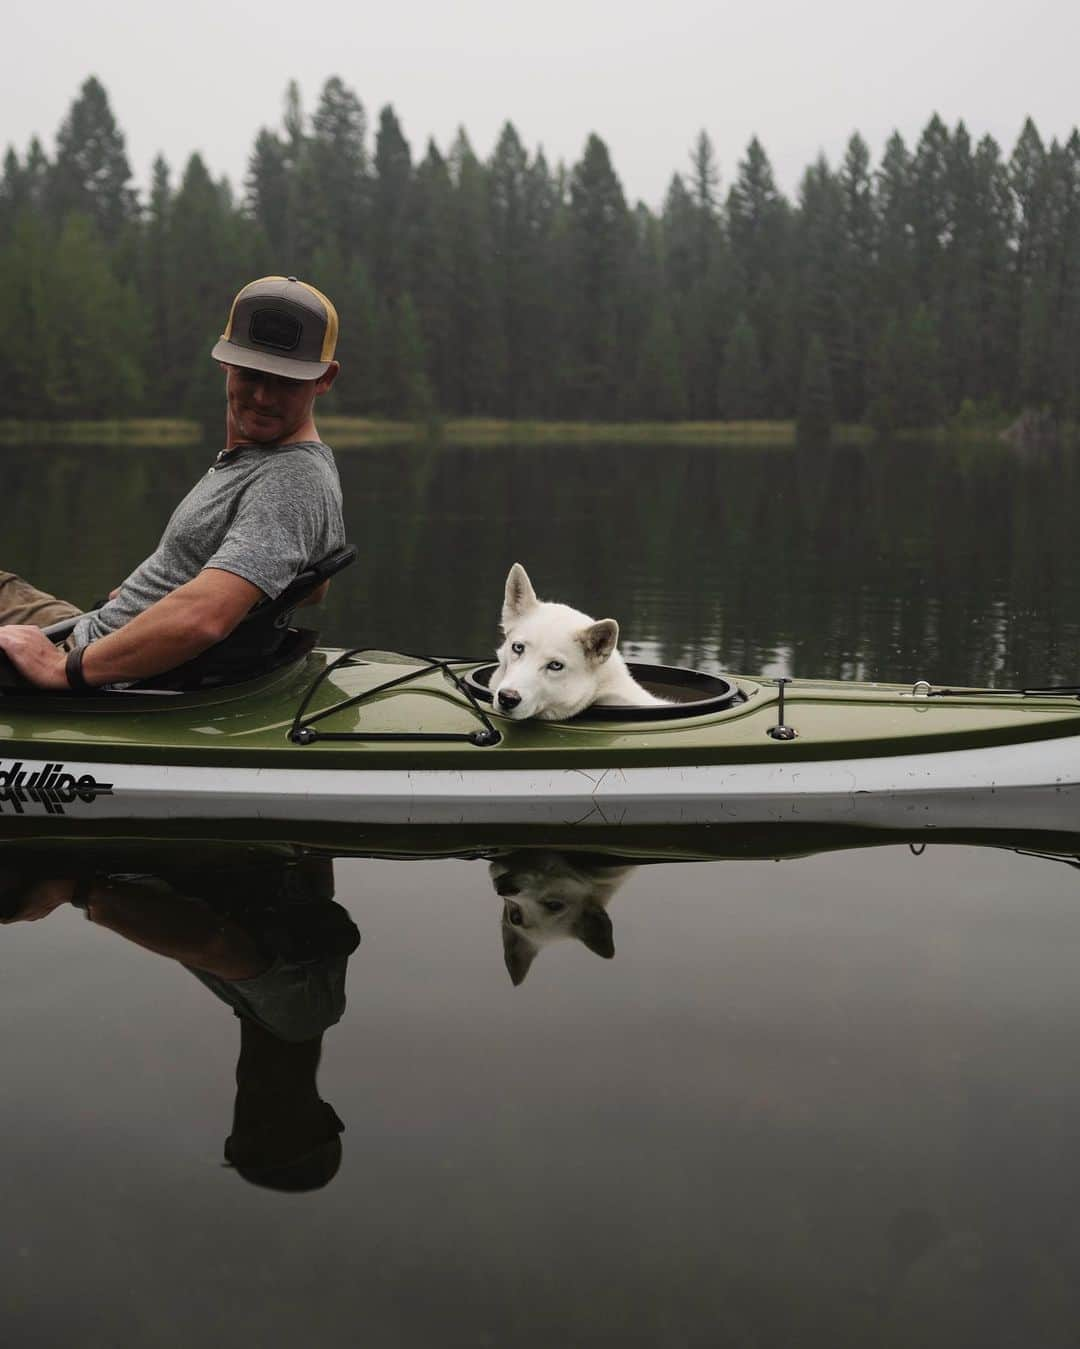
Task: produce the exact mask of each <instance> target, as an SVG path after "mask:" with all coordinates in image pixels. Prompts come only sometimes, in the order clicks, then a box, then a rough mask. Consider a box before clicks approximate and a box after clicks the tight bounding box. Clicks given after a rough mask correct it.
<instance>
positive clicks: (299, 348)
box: [210, 276, 338, 379]
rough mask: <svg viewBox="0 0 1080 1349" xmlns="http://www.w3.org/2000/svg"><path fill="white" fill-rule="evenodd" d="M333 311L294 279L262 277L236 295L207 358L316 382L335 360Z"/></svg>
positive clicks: (318, 294)
mask: <svg viewBox="0 0 1080 1349" xmlns="http://www.w3.org/2000/svg"><path fill="white" fill-rule="evenodd" d="M337 335H338V316H337V310H336V309H335V308H334V306H333V305H332V304H331V303H330V301H329V300H328V299H327V298H326V296H325V295H324V294H323V293H322V291H321V290H316V289H315V287H314V286H309V285H308V284H307V282H306V281H297V279H296V277H295V276H264V277H260V279H259V280H258V281H252V282H251V283H250V284H249V285H246V286H245V287H244V289H243V290H242V291H241V292H240V293H239V295H237V297H236V299H235V300H233V302H232V308H231V309H230V310H229V321H228V323H227V324H226V325H225V331H224V332H223V333H222V334H221V340H220V341H219V342H217V343H216V344H215V346H214V349H213V351H211V353H210V355H211V356H212V357H213V358H214V360H215V361H224V362H225V363H226V364H227V365H240V366H243V367H244V368H245V369H247V370H262V371H264V372H265V373H266V374H268V375H284V376H285V377H286V378H287V379H318V378H319V377H320V376H321V375H324V374H325V373H326V371H327V369H328V368H329V365H330V362H331V361H332V360H333V359H334V348H335V347H336V345H337Z"/></svg>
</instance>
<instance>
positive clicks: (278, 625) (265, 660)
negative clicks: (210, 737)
mask: <svg viewBox="0 0 1080 1349" xmlns="http://www.w3.org/2000/svg"><path fill="white" fill-rule="evenodd" d="M356 558H357V549H356V548H355V546H353V545H352V544H350V545H348V546H347V547H345V548H339V549H338V550H337V551H336V552H333V553H331V554H329V555H328V556H327V557H324V558H323V559H322V560H321V561H320V562H316V563H315V564H314V565H313V566H311V567H308V568H307V570H306V571H302V572H301V573H300V575H299V576H297V577H296V578H295V580H293V581H291V582H290V583H289V585H287V586H286V587H285V589H284V590H283V591H282V592H281V594H280V595H278V596H277V597H276V598H275V599H272V600H264V601H263V602H262V603H261V604H257V605H256V606H255V608H254V609H252V610H251V612H250V613H249V614H248V615H247V617H246V618H245V619H244V620H243V622H242V623H240V624H238V626H237V627H236V628H235V629H234V631H233V632H231V633H230V634H229V636H228V637H226V638H225V640H224V641H221V642H218V643H217V644H216V645H215V646H212V647H210V649H209V650H207V651H204V652H202V654H201V655H199V656H196V657H195V658H194V659H193V660H189V661H186V662H185V663H184V664H183V665H180V666H177V667H176V669H174V670H167V671H165V672H164V673H163V674H159V675H153V676H151V677H149V678H147V679H140V680H138V681H136V682H135V683H133V684H129V685H127V688H128V689H130V690H135V691H138V690H140V689H154V690H163V691H165V690H173V691H175V692H178V693H179V692H186V691H189V690H192V689H201V688H216V687H219V686H221V685H223V684H235V683H239V682H241V681H242V680H244V679H254V678H256V677H257V676H258V675H263V674H268V673H270V672H271V671H272V670H275V669H278V668H280V667H281V666H283V665H289V664H291V663H292V662H293V661H296V660H299V659H301V658H302V657H303V656H305V655H306V654H307V653H308V652H309V651H310V650H311V649H312V647H314V645H315V642H316V640H317V636H318V635H317V634H316V633H314V632H312V631H310V630H308V629H298V628H292V627H291V626H290V620H291V618H292V615H293V611H294V610H295V609H296V608H297V607H298V606H299V605H300V604H301V603H302V602H303V601H304V600H305V599H307V598H308V596H309V595H311V594H313V593H314V591H316V590H317V589H318V588H319V587H320V586H321V585H323V583H324V582H326V581H328V580H329V579H330V578H331V577H332V576H336V575H337V573H338V572H339V571H343V570H344V569H345V568H346V567H348V566H350V565H351V564H352V563H353V562H355V561H356ZM79 617H82V615H79ZM79 617H76V618H70V619H64V620H63V621H62V622H60V623H53V624H51V625H50V626H49V627H47V628H44V629H43V631H44V632H45V634H46V635H47V636H48V637H50V638H51V639H52V640H53V641H54V642H62V641H63V640H64V639H65V638H66V637H67V636H68V635H69V634H70V633H71V631H72V629H73V628H74V627H75V624H76V623H77V622H78V621H79ZM38 691H39V690H35V689H34V688H33V687H32V686H31V685H29V684H27V683H26V681H25V680H23V679H22V677H21V676H20V675H19V673H18V672H17V671H16V670H15V668H14V667H13V666H12V665H11V663H10V662H9V661H8V660H7V659H6V657H4V656H3V654H2V653H0V693H16V692H17V693H19V694H20V695H22V694H26V693H34V692H38ZM40 692H47V690H40Z"/></svg>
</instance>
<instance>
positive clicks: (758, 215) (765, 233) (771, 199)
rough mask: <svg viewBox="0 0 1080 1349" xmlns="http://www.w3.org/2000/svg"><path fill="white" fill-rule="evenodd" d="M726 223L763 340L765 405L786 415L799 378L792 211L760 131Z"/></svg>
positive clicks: (745, 298) (750, 314) (742, 297)
mask: <svg viewBox="0 0 1080 1349" xmlns="http://www.w3.org/2000/svg"><path fill="white" fill-rule="evenodd" d="M727 223H728V239H729V242H730V246H731V258H732V266H733V268H734V272H735V278H736V286H737V292H736V293H737V297H738V304H739V307H740V309H741V310H742V312H744V313H745V315H746V317H747V320H748V322H749V324H750V326H751V328H752V329H753V331H754V335H755V341H756V343H757V345H758V350H759V353H760V361H761V369H762V374H763V378H764V384H765V393H764V397H765V400H766V408H767V410H768V411H769V413H770V414H771V415H773V416H785V415H786V414H787V412H788V411H789V410H790V409H791V407H792V404H793V402H794V390H795V389H796V388H797V381H798V363H797V354H798V340H797V332H796V328H797V325H796V324H795V322H794V316H793V314H792V313H791V312H790V305H791V303H792V300H793V291H794V287H793V286H792V285H791V283H790V280H789V273H790V267H791V255H790V238H789V211H788V206H787V203H786V202H785V201H784V199H783V197H782V196H781V195H780V192H779V190H778V189H777V186H776V182H775V180H774V178H773V171H772V165H771V164H770V163H769V158H768V156H767V155H766V153H765V150H764V149H763V147H762V145H761V142H760V141H759V140H758V139H757V137H756V136H755V137H754V138H753V139H752V140H751V142H750V144H749V146H748V147H747V151H746V155H745V157H744V158H743V159H742V160H740V162H739V165H738V171H737V174H736V177H735V181H734V183H733V184H732V186H731V190H730V192H729V193H728V200H727ZM763 411H764V409H763Z"/></svg>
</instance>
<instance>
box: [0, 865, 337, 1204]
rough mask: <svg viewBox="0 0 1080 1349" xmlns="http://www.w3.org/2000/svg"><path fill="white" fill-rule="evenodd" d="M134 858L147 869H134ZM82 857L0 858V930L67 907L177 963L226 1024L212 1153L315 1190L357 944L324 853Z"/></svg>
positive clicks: (331, 1119) (332, 1140)
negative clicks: (229, 1062) (222, 1117)
mask: <svg viewBox="0 0 1080 1349" xmlns="http://www.w3.org/2000/svg"><path fill="white" fill-rule="evenodd" d="M148 860H149V861H150V862H151V865H152V866H153V871H150V870H147V869H145V868H144V866H143V865H137V863H145V862H146V861H148ZM96 861H97V859H95V861H86V860H85V859H79V858H77V857H74V856H69V857H67V858H64V857H63V855H62V854H57V853H55V852H50V853H47V854H46V855H44V856H42V855H34V854H26V853H25V852H24V853H22V854H21V855H18V856H17V860H16V858H14V857H11V856H10V855H8V854H5V855H3V856H2V857H0V924H13V923H23V922H35V921H40V920H41V919H43V918H47V917H48V916H49V915H50V914H51V913H53V912H55V911H56V910H57V909H59V908H61V907H64V906H67V905H70V904H74V905H75V906H76V907H78V908H80V909H82V910H83V912H84V914H85V915H86V917H87V918H88V919H89V920H90V921H91V922H92V923H94V924H95V926H97V927H99V928H103V929H107V930H109V931H111V932H112V933H114V934H115V935H116V936H117V937H121V938H123V939H124V940H126V941H129V942H132V943H134V944H135V945H137V946H141V947H143V948H144V949H145V950H147V951H150V952H153V953H154V954H155V955H158V956H164V957H167V958H169V959H172V960H175V961H177V962H178V963H180V964H181V965H183V966H184V967H185V968H186V969H187V970H188V971H189V972H190V973H191V974H193V975H194V976H195V978H197V979H198V980H199V981H200V982H201V983H202V984H203V985H204V986H205V987H206V988H207V989H208V990H209V991H210V992H211V993H213V994H214V996H215V997H217V998H219V999H220V1000H221V1001H222V1002H223V1003H225V1004H226V1005H227V1006H228V1007H229V1008H231V1009H232V1011H233V1012H235V1014H236V1016H237V1017H238V1019H239V1026H240V1054H239V1058H238V1060H237V1065H236V1098H235V1102H234V1106H233V1121H232V1130H231V1132H230V1134H229V1137H228V1138H227V1139H226V1142H225V1157H226V1160H227V1161H228V1162H229V1164H230V1165H231V1166H232V1167H233V1169H234V1170H235V1172H236V1174H238V1175H240V1176H242V1177H243V1178H244V1179H245V1180H248V1181H251V1182H252V1183H253V1184H255V1185H259V1186H263V1187H266V1188H269V1189H276V1190H294V1191H295V1190H314V1189H320V1188H321V1187H322V1186H324V1185H326V1184H328V1183H329V1181H330V1180H332V1179H333V1177H334V1175H335V1174H336V1173H337V1170H338V1167H339V1166H340V1163H341V1138H340V1135H341V1132H342V1130H343V1129H344V1127H345V1126H344V1125H343V1124H342V1122H341V1120H340V1119H339V1118H338V1115H337V1113H336V1111H335V1110H334V1108H333V1106H331V1105H330V1103H329V1102H328V1101H324V1100H323V1099H322V1097H321V1096H320V1094H319V1090H318V1085H317V1081H316V1074H317V1070H318V1066H319V1060H320V1057H321V1053H322V1041H323V1033H324V1032H325V1031H326V1030H327V1029H328V1028H329V1027H330V1026H332V1025H334V1024H335V1023H336V1022H337V1021H338V1020H339V1019H340V1018H341V1015H342V1013H343V1011H344V1008H345V969H346V964H347V962H348V958H349V956H350V955H351V954H352V952H353V951H354V950H355V949H356V947H357V946H358V945H359V942H360V934H359V932H358V931H357V930H356V927H355V925H354V923H353V922H352V919H351V918H350V917H349V915H348V913H347V912H346V911H345V909H343V908H342V906H341V905H340V904H338V903H336V901H335V900H334V898H333V895H334V881H333V867H332V863H331V861H330V859H329V858H324V857H318V856H311V855H302V854H297V853H294V852H293V851H292V850H290V849H288V848H282V849H279V850H274V849H271V850H267V851H266V852H264V853H261V854H256V855H254V856H251V855H246V854H245V852H244V850H241V849H238V850H237V851H236V852H235V853H233V852H229V851H226V852H225V853H224V854H223V855H221V856H219V857H215V858H214V859H213V861H211V862H210V864H209V865H207V864H205V863H204V865H201V866H197V865H192V864H191V863H190V861H188V860H187V859H182V860H181V859H178V858H177V857H176V856H170V857H166V856H164V855H163V856H156V857H153V858H150V859H147V858H145V857H141V856H140V857H139V858H138V859H136V858H134V857H128V856H124V855H122V854H121V855H117V856H112V857H110V858H109V862H108V865H107V866H105V867H102V866H100V865H95V862H96Z"/></svg>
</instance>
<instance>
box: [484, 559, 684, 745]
mask: <svg viewBox="0 0 1080 1349" xmlns="http://www.w3.org/2000/svg"><path fill="white" fill-rule="evenodd" d="M502 630H503V632H504V633H505V635H506V640H505V641H504V642H503V644H502V646H501V647H499V650H498V651H497V653H496V654H497V656H498V658H499V666H498V669H497V670H496V671H495V673H494V674H493V675H492V677H491V696H492V701H493V703H494V705H495V707H496V708H497V709H498V711H499V712H501V713H502V715H503V716H505V717H511V718H512V719H513V720H514V721H524V720H526V718H528V717H540V718H541V719H542V720H544V721H565V720H566V719H567V718H569V717H573V716H576V715H577V714H578V713H579V712H583V711H584V710H585V708H587V707H590V706H591V705H592V704H593V703H606V704H614V705H615V706H620V707H650V706H654V705H655V704H657V703H663V702H665V701H666V700H665V699H664V698H658V697H656V696H655V694H652V693H649V692H648V690H647V689H643V688H642V687H641V685H640V684H639V683H637V681H636V680H635V679H634V678H633V676H632V675H631V674H630V671H629V670H628V669H627V668H626V663H625V662H624V660H623V658H622V656H621V655H620V654H619V652H618V651H617V650H616V644H617V642H618V640H619V625H618V623H616V622H615V620H614V619H613V618H601V619H599V620H596V619H592V618H590V617H589V615H588V614H583V613H581V612H580V610H578V609H571V608H570V607H569V605H566V604H550V603H548V602H547V601H545V600H538V599H537V598H536V591H535V590H533V588H532V582H531V581H530V580H529V577H528V574H527V573H526V571H525V568H524V567H523V566H522V565H521V563H520V562H515V563H514V565H513V566H512V567H511V568H510V574H509V575H508V576H507V578H506V594H505V596H504V599H503V609H502Z"/></svg>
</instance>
